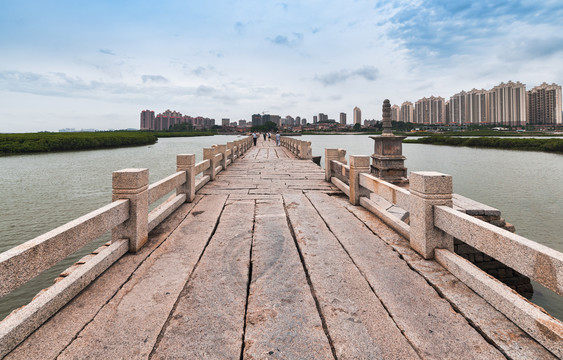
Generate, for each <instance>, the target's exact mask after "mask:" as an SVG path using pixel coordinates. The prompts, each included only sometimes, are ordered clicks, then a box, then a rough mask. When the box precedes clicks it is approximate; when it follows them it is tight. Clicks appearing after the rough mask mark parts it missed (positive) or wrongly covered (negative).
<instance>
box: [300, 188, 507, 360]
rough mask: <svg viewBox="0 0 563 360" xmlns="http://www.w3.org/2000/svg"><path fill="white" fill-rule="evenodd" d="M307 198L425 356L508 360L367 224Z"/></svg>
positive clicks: (323, 199)
mask: <svg viewBox="0 0 563 360" xmlns="http://www.w3.org/2000/svg"><path fill="white" fill-rule="evenodd" d="M307 196H308V198H309V199H310V200H311V202H312V203H313V205H314V206H315V208H316V209H317V210H318V211H319V213H320V215H321V216H322V218H323V219H324V220H325V221H326V222H327V223H328V224H330V229H331V231H332V233H333V234H334V235H335V236H336V237H337V238H338V240H339V241H340V243H341V244H342V246H343V247H344V248H345V249H346V251H347V252H348V254H349V255H350V257H351V258H352V259H353V260H354V263H355V264H356V265H357V266H358V268H359V269H360V271H361V272H362V273H363V274H364V276H365V277H366V279H367V281H369V283H370V285H371V286H372V288H373V290H374V291H375V293H376V294H377V296H378V297H379V299H380V300H381V302H382V303H383V304H384V306H385V308H386V309H387V311H389V313H390V314H391V316H392V318H393V320H394V321H395V322H396V323H397V325H398V326H399V328H400V329H401V330H402V332H403V333H404V334H405V336H406V337H407V338H408V339H409V341H410V343H411V344H412V345H413V346H414V347H415V349H416V350H417V351H418V353H419V354H421V356H422V357H423V358H435V359H461V358H463V359H469V358H472V359H504V356H503V355H502V354H501V353H500V352H499V351H498V350H497V349H496V348H494V347H493V346H492V345H490V344H489V343H488V342H487V341H486V340H485V339H484V338H483V337H482V336H481V335H480V334H479V333H478V332H477V331H475V329H474V328H473V327H471V326H470V325H469V323H468V322H467V320H466V319H465V318H464V317H463V316H461V315H460V314H458V313H456V312H455V310H454V309H453V308H452V307H451V305H450V304H449V303H448V302H447V301H446V300H444V299H443V298H441V297H440V296H439V294H438V293H437V292H436V291H435V290H434V289H433V288H432V287H431V286H430V285H428V283H427V282H426V280H425V279H424V278H423V277H422V276H420V275H419V274H418V273H417V272H415V271H413V270H412V269H411V268H409V266H408V264H407V263H406V262H405V261H404V260H402V259H401V258H399V256H398V253H397V252H396V251H394V250H393V249H392V248H391V247H390V246H388V245H387V244H386V243H385V242H384V241H382V240H381V239H380V238H379V237H377V236H376V235H375V234H373V233H372V232H371V231H370V230H369V229H368V228H367V227H366V226H365V225H364V223H363V222H361V221H360V220H359V219H358V218H356V217H355V216H354V215H353V214H352V213H350V212H349V211H348V210H346V209H345V208H343V207H341V206H340V205H339V203H338V202H337V201H335V200H334V199H332V198H331V197H330V196H328V195H325V194H320V193H309V194H307ZM359 239H361V241H359Z"/></svg>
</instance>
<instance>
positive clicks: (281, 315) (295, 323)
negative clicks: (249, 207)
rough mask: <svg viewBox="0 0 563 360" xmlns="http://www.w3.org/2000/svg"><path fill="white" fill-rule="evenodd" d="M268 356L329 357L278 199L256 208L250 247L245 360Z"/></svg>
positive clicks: (276, 357) (285, 357)
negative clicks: (250, 277)
mask: <svg viewBox="0 0 563 360" xmlns="http://www.w3.org/2000/svg"><path fill="white" fill-rule="evenodd" d="M266 357H267V358H274V359H328V358H331V357H332V351H331V348H330V344H329V341H328V338H327V337H326V335H325V333H324V331H323V327H322V322H321V319H320V316H319V313H318V312H317V308H316V306H315V301H314V299H313V296H312V294H311V290H310V288H309V285H308V283H307V279H306V276H305V271H304V269H303V265H302V264H301V260H300V258H299V253H298V252H297V248H296V247H295V242H294V240H293V237H292V236H291V232H290V230H289V227H288V224H287V219H286V215H285V210H284V207H283V201H282V200H281V199H277V200H271V201H268V202H265V201H264V202H259V203H258V204H257V209H256V225H255V229H254V242H253V246H252V282H251V284H250V295H249V299H248V311H247V321H246V334H245V348H244V358H245V359H261V358H266Z"/></svg>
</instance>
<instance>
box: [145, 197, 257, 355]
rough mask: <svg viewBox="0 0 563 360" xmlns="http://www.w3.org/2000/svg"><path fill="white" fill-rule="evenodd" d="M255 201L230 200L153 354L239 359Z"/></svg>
mask: <svg viewBox="0 0 563 360" xmlns="http://www.w3.org/2000/svg"><path fill="white" fill-rule="evenodd" d="M254 206H255V205H254V201H253V200H250V201H249V200H242V201H235V202H230V203H228V204H227V205H226V206H225V210H224V211H223V214H222V215H221V218H220V220H219V225H218V227H217V231H216V232H215V234H214V235H213V238H212V239H211V241H210V242H209V245H208V246H207V249H206V251H205V253H204V254H203V256H202V258H201V260H200V262H199V264H198V266H197V268H196V269H195V271H194V274H193V276H192V278H191V279H190V281H189V283H188V284H187V285H186V287H185V288H184V290H183V291H182V293H181V295H180V297H179V299H178V302H177V304H176V306H175V309H174V311H173V312H172V314H171V315H170V318H169V320H168V322H167V324H166V325H165V328H164V331H163V332H162V336H161V338H160V340H159V342H158V344H157V346H156V347H155V351H154V352H153V356H152V358H153V359H169V358H175V359H179V358H182V359H239V358H240V355H241V351H242V344H243V329H244V316H245V307H246V297H247V291H248V281H249V268H250V247H251V241H252V228H253V225H254Z"/></svg>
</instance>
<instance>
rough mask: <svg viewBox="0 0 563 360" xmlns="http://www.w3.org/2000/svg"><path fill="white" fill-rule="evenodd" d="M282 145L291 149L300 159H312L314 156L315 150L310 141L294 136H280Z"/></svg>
mask: <svg viewBox="0 0 563 360" xmlns="http://www.w3.org/2000/svg"><path fill="white" fill-rule="evenodd" d="M280 145H281V146H283V147H285V148H287V149H289V151H291V152H292V153H294V154H295V155H296V156H297V157H298V158H299V159H304V160H310V159H312V158H313V150H312V148H311V142H310V141H303V140H297V139H294V138H292V137H287V136H282V137H280Z"/></svg>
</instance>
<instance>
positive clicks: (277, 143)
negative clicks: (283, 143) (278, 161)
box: [276, 131, 281, 146]
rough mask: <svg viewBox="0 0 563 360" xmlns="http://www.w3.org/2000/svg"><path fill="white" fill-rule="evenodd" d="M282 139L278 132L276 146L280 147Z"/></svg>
mask: <svg viewBox="0 0 563 360" xmlns="http://www.w3.org/2000/svg"><path fill="white" fill-rule="evenodd" d="M280 137H281V136H280V132H279V131H278V132H277V133H276V146H280Z"/></svg>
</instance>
